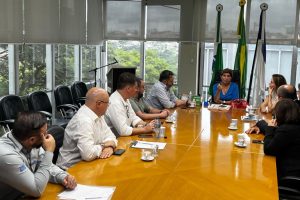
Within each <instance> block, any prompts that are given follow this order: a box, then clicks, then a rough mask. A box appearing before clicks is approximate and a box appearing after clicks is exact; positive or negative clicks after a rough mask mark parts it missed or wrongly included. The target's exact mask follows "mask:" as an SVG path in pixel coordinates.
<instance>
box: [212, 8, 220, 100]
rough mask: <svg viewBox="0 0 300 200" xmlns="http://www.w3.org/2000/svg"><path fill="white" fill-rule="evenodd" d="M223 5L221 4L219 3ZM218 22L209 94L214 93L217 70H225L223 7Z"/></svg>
mask: <svg viewBox="0 0 300 200" xmlns="http://www.w3.org/2000/svg"><path fill="white" fill-rule="evenodd" d="M218 6H219V7H221V5H218ZM218 6H217V11H218V16H217V23H216V30H217V33H216V39H215V43H214V58H213V63H212V77H211V82H210V86H209V91H208V94H210V95H213V86H214V84H215V82H216V76H217V72H218V71H220V70H223V52H222V34H221V11H222V10H221V9H218V8H219V7H218Z"/></svg>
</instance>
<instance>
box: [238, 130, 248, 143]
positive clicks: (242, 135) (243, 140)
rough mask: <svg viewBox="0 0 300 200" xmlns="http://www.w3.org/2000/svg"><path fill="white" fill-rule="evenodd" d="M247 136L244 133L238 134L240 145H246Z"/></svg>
mask: <svg viewBox="0 0 300 200" xmlns="http://www.w3.org/2000/svg"><path fill="white" fill-rule="evenodd" d="M245 139H246V138H245V135H244V134H243V133H241V134H238V143H239V145H245Z"/></svg>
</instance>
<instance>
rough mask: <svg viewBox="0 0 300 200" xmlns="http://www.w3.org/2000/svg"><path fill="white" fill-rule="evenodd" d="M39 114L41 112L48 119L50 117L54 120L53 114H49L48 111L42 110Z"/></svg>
mask: <svg viewBox="0 0 300 200" xmlns="http://www.w3.org/2000/svg"><path fill="white" fill-rule="evenodd" d="M39 112H40V113H43V114H44V115H46V117H48V118H52V114H51V113H49V112H47V111H43V110H40V111H39Z"/></svg>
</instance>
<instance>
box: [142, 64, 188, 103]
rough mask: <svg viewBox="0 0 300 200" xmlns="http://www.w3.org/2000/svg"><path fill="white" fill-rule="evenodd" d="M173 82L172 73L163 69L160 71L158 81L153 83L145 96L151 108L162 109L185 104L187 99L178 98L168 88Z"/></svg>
mask: <svg viewBox="0 0 300 200" xmlns="http://www.w3.org/2000/svg"><path fill="white" fill-rule="evenodd" d="M173 84H174V73H173V72H171V71H169V70H164V71H162V72H161V73H160V76H159V82H157V83H155V84H154V85H153V86H152V88H151V90H150V92H149V94H148V97H147V101H148V103H149V104H150V106H152V107H153V108H157V109H164V108H174V107H176V106H185V105H186V103H187V101H183V100H180V99H178V98H177V97H176V96H175V94H174V92H173V91H172V90H170V88H171V87H172V86H173Z"/></svg>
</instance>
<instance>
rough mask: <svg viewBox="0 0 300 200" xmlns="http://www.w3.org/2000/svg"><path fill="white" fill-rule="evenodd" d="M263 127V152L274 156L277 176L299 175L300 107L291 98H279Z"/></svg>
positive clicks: (279, 177)
mask: <svg viewBox="0 0 300 200" xmlns="http://www.w3.org/2000/svg"><path fill="white" fill-rule="evenodd" d="M273 118H274V119H273V120H271V121H269V122H268V126H267V127H266V128H265V138H264V152H265V154H267V155H272V156H276V166H277V178H278V181H279V182H280V179H281V178H282V177H284V176H298V177H300V156H299V151H300V132H299V130H300V108H299V106H298V105H297V104H296V103H295V102H294V101H293V100H291V99H281V100H280V101H278V103H277V104H276V106H275V108H274V110H273Z"/></svg>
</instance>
